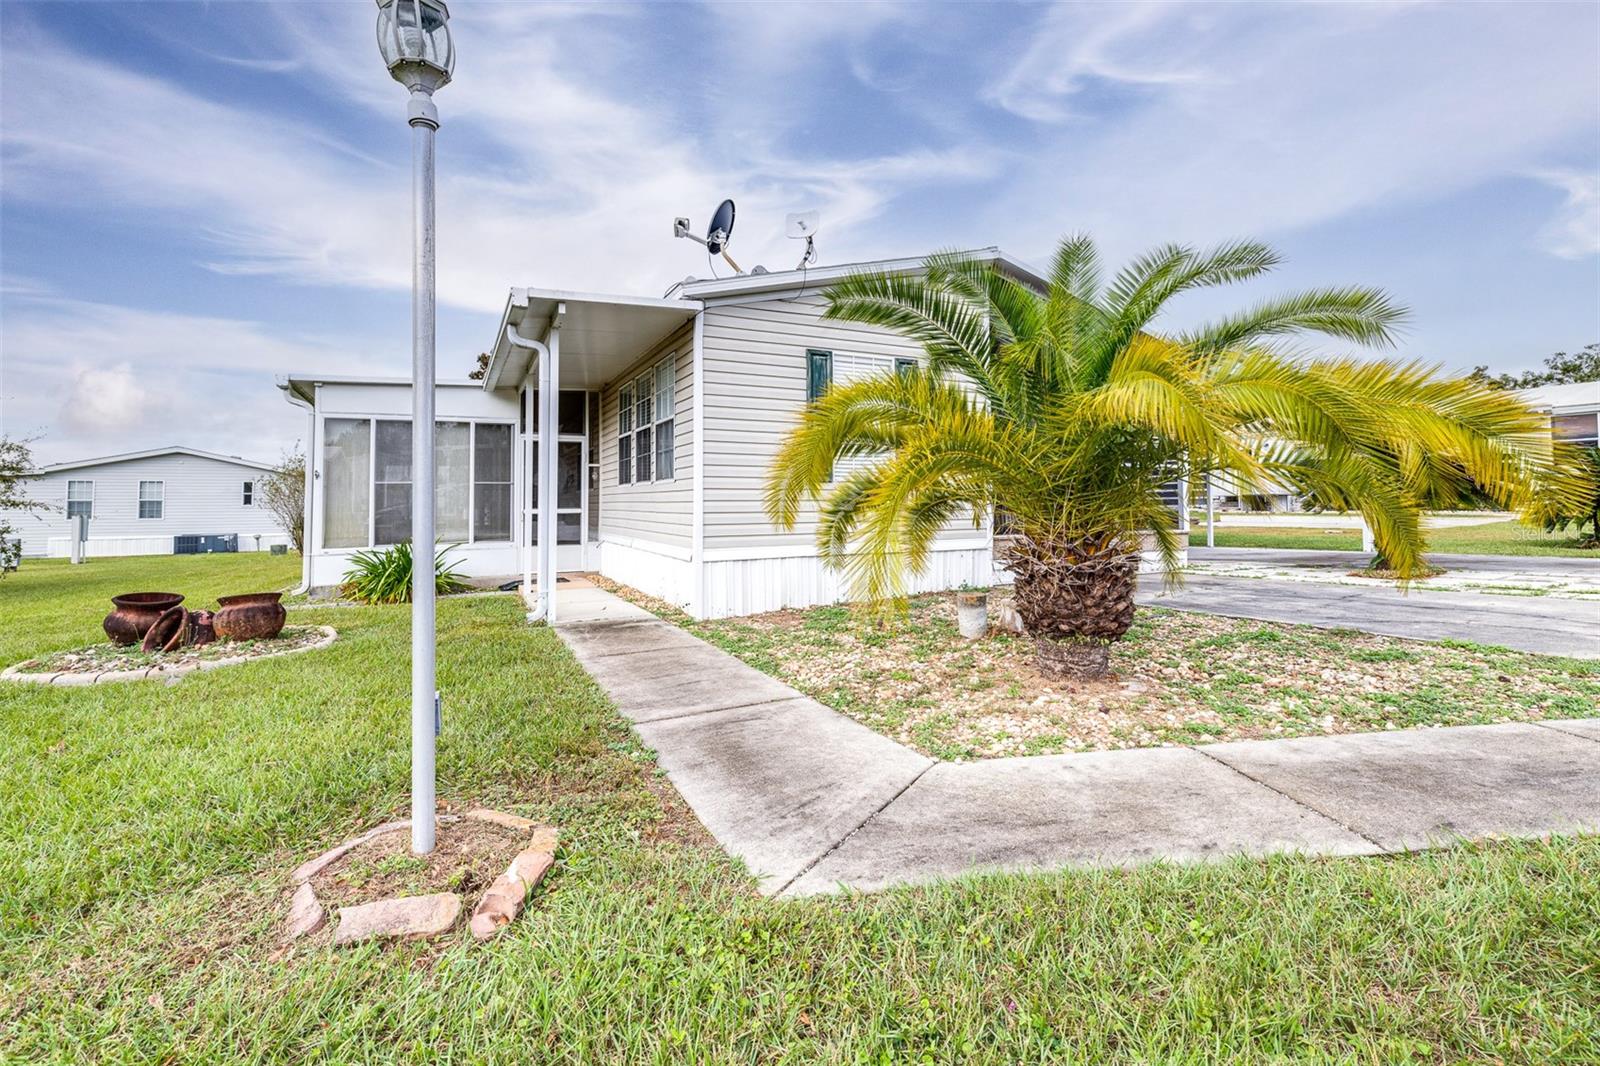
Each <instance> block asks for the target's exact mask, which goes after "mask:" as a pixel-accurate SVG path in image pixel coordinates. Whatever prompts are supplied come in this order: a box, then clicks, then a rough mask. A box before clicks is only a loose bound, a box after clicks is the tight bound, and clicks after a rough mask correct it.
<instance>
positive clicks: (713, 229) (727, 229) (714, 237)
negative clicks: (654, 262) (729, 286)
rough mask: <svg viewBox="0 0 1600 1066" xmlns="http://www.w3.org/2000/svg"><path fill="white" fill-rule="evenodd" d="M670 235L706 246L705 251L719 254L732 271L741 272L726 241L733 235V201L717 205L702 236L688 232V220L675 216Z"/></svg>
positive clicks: (725, 201)
mask: <svg viewBox="0 0 1600 1066" xmlns="http://www.w3.org/2000/svg"><path fill="white" fill-rule="evenodd" d="M672 235H673V236H674V237H687V238H688V239H689V240H691V241H696V242H698V243H700V244H703V245H705V246H706V251H707V252H708V253H710V254H711V255H720V256H722V258H723V259H725V260H727V262H728V265H729V266H731V267H733V270H734V273H736V274H743V273H744V271H743V270H740V269H739V264H738V263H735V262H734V261H733V256H731V255H729V254H728V241H729V240H730V239H731V238H732V237H733V201H732V200H724V201H722V203H720V204H718V205H717V209H716V210H715V211H714V212H712V214H711V224H710V225H709V226H707V227H706V235H705V236H704V237H696V236H695V235H694V234H693V233H691V232H689V220H688V219H686V218H675V219H673V220H672Z"/></svg>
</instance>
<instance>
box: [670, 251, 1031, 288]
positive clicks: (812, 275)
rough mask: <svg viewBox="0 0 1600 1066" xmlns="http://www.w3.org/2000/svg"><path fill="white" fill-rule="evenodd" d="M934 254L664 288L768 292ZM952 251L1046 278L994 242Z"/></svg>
mask: <svg viewBox="0 0 1600 1066" xmlns="http://www.w3.org/2000/svg"><path fill="white" fill-rule="evenodd" d="M936 254H943V253H930V254H929V255H913V256H901V257H899V258H894V259H872V260H866V261H864V262H859V263H837V264H834V265H832V266H821V267H812V268H810V269H809V270H774V271H769V272H768V273H765V274H736V275H734V276H733V277H730V278H705V279H701V280H697V281H680V282H678V283H677V284H675V285H673V286H672V287H671V288H670V289H668V290H667V295H668V296H669V297H671V295H672V294H673V293H680V292H681V293H683V294H685V295H686V296H689V297H710V296H730V295H737V294H741V293H756V292H767V291H770V290H774V289H791V288H794V287H795V286H797V285H800V284H801V283H804V284H806V285H813V284H826V283H827V282H830V281H836V280H838V279H839V278H843V277H846V276H848V275H850V274H860V273H883V274H897V273H903V272H910V271H914V270H920V269H921V268H922V267H923V265H924V264H925V263H927V261H928V259H929V258H931V257H932V255H936ZM954 254H956V255H965V256H969V257H971V258H974V259H979V260H987V261H990V262H994V263H998V264H1000V265H1002V266H1004V267H1006V268H1008V269H1010V270H1011V271H1013V272H1014V273H1019V274H1023V275H1026V276H1027V277H1029V278H1031V279H1033V280H1035V281H1037V282H1039V283H1041V284H1043V283H1044V282H1045V280H1046V275H1045V274H1044V272H1043V271H1040V270H1038V269H1037V268H1035V267H1034V266H1032V265H1031V264H1028V263H1025V262H1023V261H1022V260H1021V259H1018V258H1017V257H1015V256H1012V255H1008V254H1006V253H1005V252H1004V251H1002V250H1001V249H1000V248H999V247H997V246H994V245H990V246H989V247H987V248H964V249H958V250H956V251H955V253H954Z"/></svg>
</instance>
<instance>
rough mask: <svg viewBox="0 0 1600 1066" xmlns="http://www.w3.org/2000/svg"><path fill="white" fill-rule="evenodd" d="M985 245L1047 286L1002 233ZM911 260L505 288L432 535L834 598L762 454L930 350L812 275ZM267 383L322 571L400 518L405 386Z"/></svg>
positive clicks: (947, 579) (448, 419)
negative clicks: (827, 294)
mask: <svg viewBox="0 0 1600 1066" xmlns="http://www.w3.org/2000/svg"><path fill="white" fill-rule="evenodd" d="M978 254H979V255H980V256H981V257H983V258H986V259H988V260H989V261H991V262H993V263H995V264H996V266H997V267H998V268H999V269H1002V270H1005V271H1007V272H1008V273H1010V274H1012V275H1014V276H1016V277H1018V278H1020V279H1022V280H1024V281H1026V282H1028V283H1030V284H1034V285H1038V286H1040V287H1041V288H1042V287H1043V286H1044V281H1043V279H1042V278H1040V277H1039V275H1038V274H1037V273H1035V272H1034V271H1033V270H1032V269H1030V268H1028V267H1026V266H1025V265H1023V264H1021V263H1019V262H1017V261H1016V260H1013V259H1011V258H1009V257H1007V256H1006V255H1005V254H1003V253H1002V252H1000V251H999V250H998V249H988V250H986V251H984V252H981V253H978ZM921 268H922V260H921V259H900V260H888V261H879V262H871V263H857V264H846V265H841V266H835V267H826V268H815V267H813V268H811V269H810V270H808V271H798V270H797V271H784V272H770V273H753V274H740V275H736V276H732V277H725V278H720V279H714V280H694V279H690V280H688V281H684V282H682V283H680V284H678V285H675V286H673V287H672V288H671V289H670V290H669V291H668V292H667V294H666V296H665V297H662V298H650V297H633V296H604V295H596V294H592V293H580V292H567V291H561V290H549V289H513V290H511V293H510V296H509V298H508V300H507V302H506V307H505V312H504V314H503V315H502V317H501V321H500V323H499V327H498V329H497V331H496V334H495V336H494V338H493V339H492V343H491V345H490V346H489V349H488V350H489V354H490V360H489V364H488V367H487V371H486V374H485V376H484V378H483V379H482V380H481V381H444V382H440V384H439V387H438V389H437V392H436V398H435V405H436V414H435V417H436V420H437V423H436V434H437V437H436V456H437V460H436V462H437V468H436V469H437V474H436V493H435V497H436V498H435V505H436V513H437V518H436V524H437V529H438V541H439V543H440V544H441V545H449V546H450V557H451V558H452V559H453V560H454V561H455V562H456V564H457V565H458V566H459V567H460V569H461V570H462V572H463V573H465V574H468V575H471V576H477V577H493V576H505V577H521V578H522V579H523V580H524V581H525V582H528V583H533V582H534V580H535V578H536V576H537V575H538V574H539V573H540V572H547V571H549V570H554V571H595V572H598V573H600V574H602V575H604V576H607V577H610V578H612V579H614V580H616V581H619V582H622V583H624V584H627V585H631V586H634V587H635V588H638V589H640V590H642V591H644V592H646V593H649V594H650V595H652V596H656V597H658V598H660V599H663V600H666V601H668V602H670V603H672V604H674V605H676V606H678V607H681V608H682V609H683V610H685V611H686V612H688V613H689V614H690V615H692V616H694V617H697V618H716V617H723V616H727V615H738V614H751V613H755V612H759V611H769V610H776V609H779V608H783V607H804V606H810V605H814V604H819V603H829V602H835V601H837V600H839V599H841V598H843V597H844V596H845V595H846V593H847V591H848V590H847V588H846V587H845V583H844V580H843V578H842V577H841V575H839V574H837V573H834V572H832V571H830V570H828V569H827V568H825V567H824V565H823V564H822V561H821V560H820V559H819V558H818V555H817V551H816V526H815V513H814V510H813V511H811V512H808V514H807V515H806V516H805V517H804V518H803V519H802V521H801V522H800V523H799V524H798V525H797V526H796V527H795V528H794V529H793V530H787V531H784V530H779V529H776V528H774V527H773V525H772V524H771V522H770V521H769V520H768V519H767V517H766V514H765V512H764V511H763V508H762V497H763V490H764V486H765V482H766V476H767V470H768V467H769V465H770V464H771V461H772V459H773V456H774V455H775V454H776V453H777V450H778V448H779V445H780V443H781V442H782V440H783V438H784V436H785V434H787V433H788V431H789V430H790V429H791V428H792V427H793V426H794V425H795V423H796V421H797V419H798V417H799V415H800V412H801V411H802V410H803V409H804V407H805V405H806V403H807V402H808V401H809V400H810V399H813V398H815V397H816V396H817V395H818V394H819V393H820V392H821V390H823V389H826V388H827V387H828V386H829V385H830V384H831V383H833V382H843V381H848V380H852V379H854V378H858V377H861V376H865V375H871V374H879V373H892V372H894V371H895V370H896V369H897V368H900V367H904V366H910V365H915V364H916V363H918V362H919V361H921V360H922V359H923V358H924V355H923V352H922V350H921V348H920V347H919V346H918V345H917V344H915V343H913V342H912V341H910V340H907V339H906V338H904V337H901V336H899V335H897V334H895V333H892V332H889V331H886V330H883V329H878V328H874V327H869V326H862V325H856V324H853V323H846V322H835V321H826V320H824V319H823V317H822V312H823V309H824V301H823V299H822V296H821V289H822V287H823V286H825V285H826V284H827V283H828V282H830V281H832V280H834V279H836V278H838V277H842V276H844V275H845V274H847V273H851V272H854V271H860V270H883V271H907V272H910V271H916V270H920V269H921ZM279 387H280V388H282V389H283V390H284V393H285V395H286V397H287V399H288V400H289V401H290V402H291V403H294V404H296V405H298V406H300V407H302V408H304V410H305V411H306V413H307V419H308V426H307V432H308V439H309V440H311V441H312V442H313V445H312V447H311V449H310V450H309V453H308V464H307V492H306V500H307V512H308V513H307V522H306V528H307V530H308V535H307V551H306V558H305V583H306V585H307V586H308V587H311V588H313V589H320V588H327V587H330V586H334V585H337V584H338V583H339V582H340V581H341V580H342V578H343V575H344V573H345V571H346V569H348V567H349V565H350V556H351V555H353V554H354V553H355V552H357V551H361V550H364V549H367V548H372V547H380V546H383V545H387V544H393V543H395V542H397V541H400V540H404V539H406V538H407V537H408V536H409V530H410V465H411V425H410V417H411V389H410V384H409V381H408V380H407V379H400V378H396V379H374V378H361V379H352V378H342V377H330V376H325V375H317V374H294V375H289V376H287V377H284V378H280V379H279ZM551 401H553V402H551ZM541 457H543V461H542V462H541ZM1173 489H1174V502H1176V501H1177V500H1181V499H1182V498H1183V495H1182V493H1183V491H1184V490H1183V487H1182V486H1180V485H1175V486H1173ZM1182 512H1183V509H1182V508H1180V513H1182ZM1185 521H1186V519H1185ZM541 544H543V545H548V546H553V549H554V550H553V553H546V552H542V551H540V548H539V546H540V545H541ZM993 547H994V537H993V531H992V530H991V528H990V526H989V525H988V524H987V523H983V524H978V525H974V524H973V523H971V522H970V521H969V522H964V523H957V524H953V525H952V526H951V527H950V528H948V529H947V530H945V532H944V533H943V534H942V536H941V537H940V539H939V542H938V548H937V550H936V551H934V552H933V553H932V557H931V560H930V562H929V564H928V566H927V567H926V569H925V570H924V571H923V573H921V574H920V575H918V576H916V578H915V579H914V581H913V585H912V587H913V588H915V589H917V590H919V591H935V590H940V589H952V588H958V587H960V586H962V585H972V586H982V585H990V584H994V583H996V582H1003V581H1005V580H1007V575H1006V574H1005V573H1004V572H1003V571H998V570H997V568H996V565H995V556H994V551H993ZM542 584H543V587H545V588H548V587H550V583H549V582H548V581H547V582H543V583H542Z"/></svg>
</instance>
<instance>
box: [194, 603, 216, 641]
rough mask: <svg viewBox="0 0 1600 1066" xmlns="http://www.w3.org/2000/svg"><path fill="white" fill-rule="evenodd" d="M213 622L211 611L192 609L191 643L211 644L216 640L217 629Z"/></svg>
mask: <svg viewBox="0 0 1600 1066" xmlns="http://www.w3.org/2000/svg"><path fill="white" fill-rule="evenodd" d="M211 623H212V616H211V612H210V611H190V612H189V626H190V633H191V636H190V638H189V643H191V644H193V645H194V646H195V647H199V646H200V645H202V644H210V643H211V642H212V641H214V640H216V639H217V630H216V627H215V626H213V625H212V624H211Z"/></svg>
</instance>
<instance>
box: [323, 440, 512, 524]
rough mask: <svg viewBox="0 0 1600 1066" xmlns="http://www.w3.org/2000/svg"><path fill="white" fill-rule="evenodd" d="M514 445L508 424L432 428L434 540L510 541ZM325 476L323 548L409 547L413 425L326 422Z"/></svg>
mask: <svg viewBox="0 0 1600 1066" xmlns="http://www.w3.org/2000/svg"><path fill="white" fill-rule="evenodd" d="M513 437H514V427H513V426H512V425H511V424H510V423H500V422H482V423H474V422H435V423H434V452H433V454H434V481H433V488H434V492H433V507H434V536H435V538H436V539H437V540H438V541H439V542H440V543H445V544H451V543H454V544H460V543H465V542H468V541H485V540H510V539H511V457H512V440H513ZM321 476H322V482H323V533H322V540H323V546H324V547H328V548H365V547H369V546H373V545H389V544H398V543H400V542H401V541H406V540H410V539H411V499H412V479H411V476H412V470H411V423H410V422H409V421H405V420H401V419H383V420H379V421H377V422H374V421H372V420H371V419H366V418H329V419H327V420H326V421H324V422H323V456H322V475H321ZM369 516H370V517H369ZM369 523H370V528H369Z"/></svg>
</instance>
